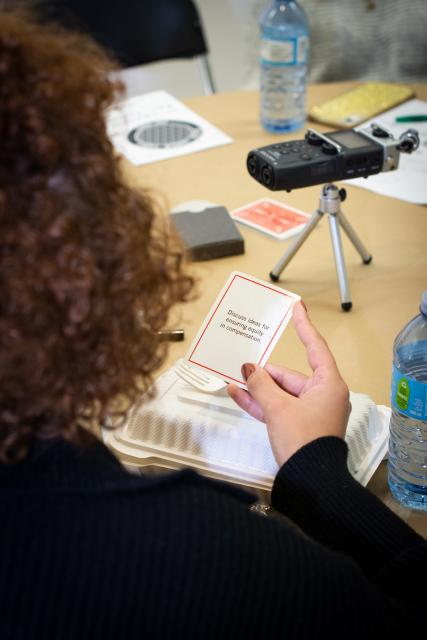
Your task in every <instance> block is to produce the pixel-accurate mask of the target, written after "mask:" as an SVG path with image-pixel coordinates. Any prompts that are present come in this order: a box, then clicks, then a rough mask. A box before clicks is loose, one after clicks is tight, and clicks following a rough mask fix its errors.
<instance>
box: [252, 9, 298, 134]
mask: <svg viewBox="0 0 427 640" xmlns="http://www.w3.org/2000/svg"><path fill="white" fill-rule="evenodd" d="M260 31H261V51H260V58H261V91H260V94H261V124H262V125H263V127H264V128H265V129H266V130H267V131H270V132H272V133H284V132H287V131H294V130H295V129H300V128H301V127H302V126H304V123H305V120H306V115H307V110H306V87H307V63H308V49H309V27H308V20H307V16H306V14H305V12H304V9H303V8H302V7H301V6H300V5H299V4H298V2H296V1H295V0H274V1H273V2H272V3H271V4H270V5H269V6H268V7H267V8H266V9H265V11H264V12H263V13H262V15H261V18H260Z"/></svg>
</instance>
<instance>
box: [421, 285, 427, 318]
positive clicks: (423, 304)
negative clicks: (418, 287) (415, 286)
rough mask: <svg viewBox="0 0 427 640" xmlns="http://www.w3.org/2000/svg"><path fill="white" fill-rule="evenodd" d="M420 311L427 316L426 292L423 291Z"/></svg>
mask: <svg viewBox="0 0 427 640" xmlns="http://www.w3.org/2000/svg"><path fill="white" fill-rule="evenodd" d="M420 311H421V313H422V314H424V315H425V316H427V291H424V293H423V295H422V297H421V304H420Z"/></svg>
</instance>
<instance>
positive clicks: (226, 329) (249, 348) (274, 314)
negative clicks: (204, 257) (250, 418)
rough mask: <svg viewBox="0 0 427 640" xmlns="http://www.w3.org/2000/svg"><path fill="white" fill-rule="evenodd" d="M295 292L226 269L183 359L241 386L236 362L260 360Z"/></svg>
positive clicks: (295, 297)
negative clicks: (216, 294)
mask: <svg viewBox="0 0 427 640" xmlns="http://www.w3.org/2000/svg"><path fill="white" fill-rule="evenodd" d="M299 299H300V297H299V296H298V295H296V294H295V293H291V292H290V291H286V290H285V289H281V288H280V287H276V286H274V285H273V284H270V283H267V282H264V281H263V280H258V279H257V278H254V277H252V276H250V275H247V274H245V273H240V272H238V271H234V272H233V273H231V275H230V277H229V278H228V280H227V282H226V283H225V285H224V287H223V288H222V290H221V292H220V293H219V295H218V297H217V299H216V300H215V302H214V304H213V305H212V308H211V309H210V311H209V313H208V315H207V316H206V318H205V320H204V322H203V323H202V326H201V327H200V329H199V331H198V333H197V335H196V337H195V339H194V341H193V343H192V345H191V347H190V349H189V351H188V353H187V356H186V359H187V360H188V362H189V363H191V364H192V365H193V366H197V367H200V368H201V369H203V370H204V371H205V373H209V374H212V375H214V376H217V377H220V378H222V379H223V380H226V381H227V382H234V383H236V384H238V385H239V386H240V387H242V388H246V384H245V381H244V380H243V378H242V374H241V366H242V364H243V363H245V362H254V363H257V364H259V365H263V364H265V363H266V362H267V360H268V357H269V355H270V353H271V352H272V350H273V349H274V347H275V345H276V343H277V341H278V340H279V338H280V336H281V335H282V333H283V331H284V329H285V327H286V325H287V323H288V322H289V320H290V318H291V315H292V307H293V305H294V304H295V302H296V301H297V300H299Z"/></svg>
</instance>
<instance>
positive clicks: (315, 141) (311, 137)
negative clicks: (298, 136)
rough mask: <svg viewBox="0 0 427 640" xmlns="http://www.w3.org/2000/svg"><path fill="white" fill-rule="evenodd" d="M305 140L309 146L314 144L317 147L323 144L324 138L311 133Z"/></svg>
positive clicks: (306, 135) (307, 134)
mask: <svg viewBox="0 0 427 640" xmlns="http://www.w3.org/2000/svg"><path fill="white" fill-rule="evenodd" d="M305 140H306V142H308V144H312V145H314V146H316V147H317V146H319V145H321V144H322V138H320V137H319V136H317V135H316V134H315V133H313V131H309V132H308V133H306V134H305Z"/></svg>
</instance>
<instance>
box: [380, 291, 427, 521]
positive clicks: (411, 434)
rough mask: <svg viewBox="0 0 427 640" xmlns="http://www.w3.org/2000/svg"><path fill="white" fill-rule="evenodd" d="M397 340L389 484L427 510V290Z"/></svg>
mask: <svg viewBox="0 0 427 640" xmlns="http://www.w3.org/2000/svg"><path fill="white" fill-rule="evenodd" d="M420 311H421V313H420V314H419V315H418V316H416V317H415V318H413V319H412V320H411V321H410V322H408V324H407V325H406V326H405V327H404V328H403V329H402V331H401V332H400V333H399V335H398V336H397V338H396V340H395V341H394V349H393V376H392V385H391V405H392V416H391V422H390V440H389V455H388V483H389V487H390V490H391V492H392V494H393V495H394V497H395V498H397V500H399V502H401V503H402V504H403V505H404V506H406V507H411V508H412V509H421V510H423V511H427V291H424V293H423V296H422V300H421V306H420Z"/></svg>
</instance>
